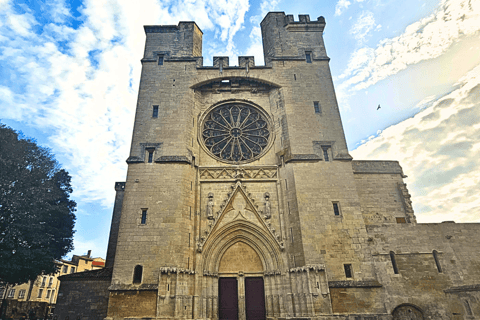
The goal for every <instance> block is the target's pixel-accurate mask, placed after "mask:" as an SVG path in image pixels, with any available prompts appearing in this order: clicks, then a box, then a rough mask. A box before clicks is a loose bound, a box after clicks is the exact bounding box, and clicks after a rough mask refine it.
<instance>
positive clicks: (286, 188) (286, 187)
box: [285, 179, 288, 190]
mask: <svg viewBox="0 0 480 320" xmlns="http://www.w3.org/2000/svg"><path fill="white" fill-rule="evenodd" d="M285 190H288V183H287V179H285Z"/></svg>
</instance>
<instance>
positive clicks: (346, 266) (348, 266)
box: [343, 264, 353, 278]
mask: <svg viewBox="0 0 480 320" xmlns="http://www.w3.org/2000/svg"><path fill="white" fill-rule="evenodd" d="M343 269H345V277H346V278H353V272H352V265H351V264H344V265H343Z"/></svg>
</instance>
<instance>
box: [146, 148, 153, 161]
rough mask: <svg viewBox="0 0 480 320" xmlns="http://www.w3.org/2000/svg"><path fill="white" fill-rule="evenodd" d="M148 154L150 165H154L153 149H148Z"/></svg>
mask: <svg viewBox="0 0 480 320" xmlns="http://www.w3.org/2000/svg"><path fill="white" fill-rule="evenodd" d="M147 152H148V163H152V162H153V149H148V150H147Z"/></svg>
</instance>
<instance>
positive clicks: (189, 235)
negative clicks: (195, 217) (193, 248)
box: [188, 233, 191, 248]
mask: <svg viewBox="0 0 480 320" xmlns="http://www.w3.org/2000/svg"><path fill="white" fill-rule="evenodd" d="M190 237H191V233H189V234H188V247H189V248H190Z"/></svg>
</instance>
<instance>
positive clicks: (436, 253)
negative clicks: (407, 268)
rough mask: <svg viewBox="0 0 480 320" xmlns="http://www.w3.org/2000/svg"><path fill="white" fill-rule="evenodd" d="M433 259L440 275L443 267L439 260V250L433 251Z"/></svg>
mask: <svg viewBox="0 0 480 320" xmlns="http://www.w3.org/2000/svg"><path fill="white" fill-rule="evenodd" d="M432 254H433V259H434V260H435V265H436V266H437V270H438V273H442V272H443V271H442V266H441V265H440V261H439V260H438V252H437V250H433V252H432Z"/></svg>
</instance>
